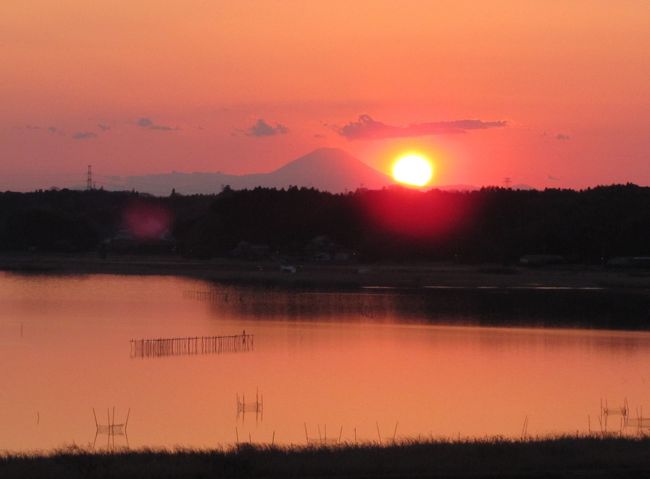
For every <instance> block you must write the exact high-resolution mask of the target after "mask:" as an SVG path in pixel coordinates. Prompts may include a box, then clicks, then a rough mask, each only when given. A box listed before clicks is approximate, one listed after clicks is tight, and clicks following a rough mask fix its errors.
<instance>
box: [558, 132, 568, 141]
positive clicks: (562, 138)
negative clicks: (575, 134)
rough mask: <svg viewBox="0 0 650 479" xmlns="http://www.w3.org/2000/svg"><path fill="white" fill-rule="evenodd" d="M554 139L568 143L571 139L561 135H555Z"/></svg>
mask: <svg viewBox="0 0 650 479" xmlns="http://www.w3.org/2000/svg"><path fill="white" fill-rule="evenodd" d="M555 139H556V140H560V141H568V140H570V139H571V137H570V136H569V135H565V134H563V133H558V134H557V135H555Z"/></svg>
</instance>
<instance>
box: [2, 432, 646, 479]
mask: <svg viewBox="0 0 650 479" xmlns="http://www.w3.org/2000/svg"><path fill="white" fill-rule="evenodd" d="M648 452H650V439H647V438H638V439H631V438H596V437H589V438H584V437H580V438H575V437H559V438H551V439H536V440H528V441H508V440H499V439H491V440H484V441H481V440H478V441H461V442H417V443H416V442H411V443H404V444H398V445H389V446H384V447H377V446H374V445H359V446H357V445H346V446H341V447H336V448H326V447H315V448H311V447H310V448H303V447H301V448H280V447H253V446H240V447H237V448H234V449H230V450H214V451H193V450H178V451H147V450H143V451H136V452H117V453H112V454H107V453H92V452H89V451H84V450H79V449H68V450H62V451H58V452H55V453H52V454H50V455H44V456H39V455H21V456H4V457H2V459H1V460H0V477H2V478H4V479H12V478H19V477H20V478H22V477H30V478H46V477H47V478H69V479H75V478H90V479H92V478H136V477H137V478H158V477H160V478H204V477H205V478H207V477H211V478H216V477H251V478H254V477H266V478H275V477H278V478H280V477H282V478H287V477H296V478H298V477H300V478H308V477H314V478H315V477H319V478H320V477H337V478H342V477H358V478H388V477H390V478H394V477H453V478H510V477H540V478H541V477H558V478H572V477H596V478H606V477H616V478H621V477H646V476H648V475H650V455H649V454H648Z"/></svg>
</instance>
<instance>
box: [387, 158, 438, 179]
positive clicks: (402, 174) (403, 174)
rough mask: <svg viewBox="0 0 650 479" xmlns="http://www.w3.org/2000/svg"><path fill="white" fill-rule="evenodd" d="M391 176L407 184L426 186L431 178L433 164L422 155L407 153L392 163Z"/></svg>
mask: <svg viewBox="0 0 650 479" xmlns="http://www.w3.org/2000/svg"><path fill="white" fill-rule="evenodd" d="M393 178H394V179H395V181H397V182H399V183H403V184H405V185H408V186H415V187H422V186H426V185H428V184H429V183H430V182H431V179H432V178H433V164H432V163H431V160H429V159H428V158H426V157H425V156H423V155H420V154H417V153H409V154H407V155H404V156H401V157H399V158H398V159H397V161H395V163H394V164H393Z"/></svg>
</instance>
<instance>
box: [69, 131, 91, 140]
mask: <svg viewBox="0 0 650 479" xmlns="http://www.w3.org/2000/svg"><path fill="white" fill-rule="evenodd" d="M93 138H97V133H93V132H92V131H78V132H76V133H74V134H73V135H72V139H73V140H92V139H93Z"/></svg>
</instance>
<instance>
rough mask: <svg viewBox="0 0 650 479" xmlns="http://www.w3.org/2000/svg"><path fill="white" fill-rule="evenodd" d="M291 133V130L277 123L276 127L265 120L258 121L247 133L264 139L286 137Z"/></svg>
mask: <svg viewBox="0 0 650 479" xmlns="http://www.w3.org/2000/svg"><path fill="white" fill-rule="evenodd" d="M288 132H289V129H288V128H287V127H286V126H284V125H281V124H280V123H276V125H275V126H273V125H271V124H269V123H267V122H266V121H265V120H264V119H262V118H260V119H258V120H257V121H256V122H255V124H254V125H252V126H251V127H250V128H248V129H247V130H246V131H245V133H246V135H248V136H255V137H258V138H259V137H263V136H274V135H284V134H286V133H288Z"/></svg>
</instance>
